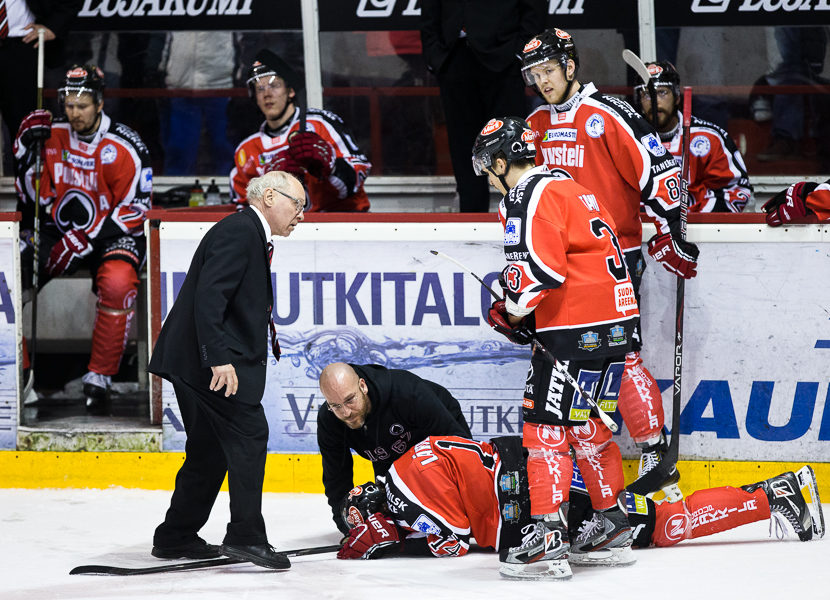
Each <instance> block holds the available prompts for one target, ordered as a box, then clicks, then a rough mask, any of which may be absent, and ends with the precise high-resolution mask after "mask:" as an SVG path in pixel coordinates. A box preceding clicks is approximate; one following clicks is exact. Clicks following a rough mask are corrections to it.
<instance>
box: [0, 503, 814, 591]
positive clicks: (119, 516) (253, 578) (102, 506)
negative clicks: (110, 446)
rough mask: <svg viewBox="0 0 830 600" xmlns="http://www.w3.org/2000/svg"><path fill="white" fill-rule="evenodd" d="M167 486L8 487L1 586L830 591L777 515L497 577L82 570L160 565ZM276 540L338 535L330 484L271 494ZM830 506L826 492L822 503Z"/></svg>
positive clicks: (299, 543) (462, 567) (0, 525)
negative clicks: (771, 522) (545, 572)
mask: <svg viewBox="0 0 830 600" xmlns="http://www.w3.org/2000/svg"><path fill="white" fill-rule="evenodd" d="M169 498H170V493H169V492H160V491H144V490H125V489H110V490H9V489H0V599H2V600H24V599H25V600H49V599H64V598H65V599H93V600H98V599H108V598H117V599H119V600H138V599H145V598H198V599H199V600H219V599H222V600H227V599H232V600H239V599H249V598H269V599H274V600H276V599H289V598H298V599H299V598H303V599H306V598H348V599H349V600H355V599H363V598H379V599H384V600H409V599H412V600H415V599H418V600H422V599H427V598H476V599H488V598H493V597H495V598H511V599H513V598H515V599H516V600H525V599H529V598H545V599H546V600H559V599H565V598H579V599H592V598H598V599H603V600H612V599H613V600H618V599H622V598H632V599H636V600H644V599H657V598H663V599H666V600H675V599H682V598H695V599H700V600H716V599H719V598H734V597H736V596H733V594H736V595H737V597H738V598H746V599H751V600H762V599H766V598H795V597H802V598H809V599H812V600H818V599H824V598H830V543H828V538H825V539H823V540H819V541H815V542H809V543H802V542H799V541H798V538H797V537H796V536H795V535H794V534H791V535H790V537H789V538H785V539H784V540H777V539H775V538H772V539H770V538H769V536H768V521H763V522H760V523H753V524H751V525H746V526H744V527H741V528H738V529H734V530H732V531H728V532H725V533H721V534H717V535H715V536H711V537H706V538H702V539H700V540H696V541H687V542H683V543H682V544H680V545H678V546H675V547H673V548H652V549H648V550H636V554H637V564H635V565H633V566H631V567H627V568H616V569H613V568H598V567H594V568H581V569H580V568H574V577H573V579H572V580H571V581H568V582H538V581H528V582H516V581H507V580H503V579H500V577H499V574H498V557H497V556H495V555H494V554H488V553H484V552H481V551H477V552H475V551H474V552H473V553H471V554H468V555H467V556H464V557H461V558H446V559H433V558H394V559H382V560H376V561H360V560H355V561H341V560H336V559H335V557H334V554H325V555H319V556H310V557H303V558H295V559H292V567H291V569H290V570H289V571H281V572H277V571H268V570H266V569H260V568H258V567H255V566H252V565H247V566H244V565H239V566H228V567H219V568H214V569H210V570H203V571H192V572H183V573H170V574H158V575H141V576H135V577H95V576H88V575H73V576H70V575H69V574H68V573H69V571H70V569H72V568H73V567H75V566H78V565H84V564H104V565H117V566H129V567H140V566H155V565H158V564H161V563H162V561H159V560H158V559H155V558H153V557H152V556H151V555H150V549H151V544H152V535H153V530H154V528H155V526H156V525H157V524H158V522H159V521H160V520H161V519H162V518H163V516H164V512H165V510H166V508H167V504H168V501H169ZM227 506H228V496H227V494H226V493H222V494H220V496H219V499H218V501H217V503H216V507H215V508H214V513H213V515H212V516H211V519H210V521H209V522H208V523H207V525H206V526H205V528H204V529H203V531H202V536H203V537H204V538H205V539H206V540H208V541H209V542H210V543H217V544H218V543H220V542H221V540H222V536H223V534H224V528H225V522H226V520H227V518H228V509H227ZM263 514H264V515H265V521H266V525H267V527H268V535H269V540H270V542H271V543H272V544H273V545H275V546H276V547H277V548H278V549H281V550H289V549H296V548H304V547H309V546H323V545H329V544H335V543H337V541H338V539H339V537H340V536H339V534H338V532H337V531H336V529H335V528H334V525H333V523H332V522H331V520H330V518H329V514H330V513H329V508H328V506H327V504H326V502H325V498H324V497H323V496H322V495H315V494H265V496H264V501H263ZM825 514H830V505H825Z"/></svg>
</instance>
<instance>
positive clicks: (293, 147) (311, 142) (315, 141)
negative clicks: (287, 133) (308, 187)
mask: <svg viewBox="0 0 830 600" xmlns="http://www.w3.org/2000/svg"><path fill="white" fill-rule="evenodd" d="M288 152H289V153H290V154H291V158H293V159H294V160H296V161H297V162H298V163H300V164H301V165H302V166H304V167H305V168H306V169H308V172H309V173H311V174H312V175H314V176H315V177H317V178H318V179H328V178H329V175H331V172H332V169H334V160H335V159H336V158H337V153H336V152H335V151H334V146H332V145H331V144H329V143H328V142H327V141H326V140H324V139H323V138H321V137H320V136H319V135H317V134H316V133H313V132H311V131H307V132H305V133H296V134H294V135H292V136H291V138H290V141H289V143H288Z"/></svg>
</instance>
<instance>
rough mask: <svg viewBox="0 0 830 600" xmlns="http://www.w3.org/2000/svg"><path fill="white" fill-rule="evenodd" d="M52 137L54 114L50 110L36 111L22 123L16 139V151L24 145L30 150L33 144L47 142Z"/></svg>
mask: <svg viewBox="0 0 830 600" xmlns="http://www.w3.org/2000/svg"><path fill="white" fill-rule="evenodd" d="M50 137H52V113H50V112H49V111H48V110H40V109H38V110H35V111H32V112H30V113H29V114H28V115H26V117H25V118H24V119H23V121H22V122H21V123H20V128H19V129H18V130H17V137H16V138H15V139H14V151H15V153H17V149H18V148H19V147H20V146H21V145H22V146H23V147H24V148H28V147H29V146H30V145H31V144H32V142H35V141H37V140H40V141H42V142H45V141H46V140H48V139H49V138H50Z"/></svg>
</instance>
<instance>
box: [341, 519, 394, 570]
mask: <svg viewBox="0 0 830 600" xmlns="http://www.w3.org/2000/svg"><path fill="white" fill-rule="evenodd" d="M400 543H401V540H400V538H399V537H398V530H397V528H396V527H395V523H394V522H393V521H392V520H391V519H389V518H387V517H384V516H383V515H382V514H381V513H375V514H373V515H370V516H369V517H368V518H367V519H366V522H365V523H361V524H360V525H358V526H357V527H355V528H354V529H350V530H349V537H348V539H347V540H346V542H345V544H344V545H343V547H342V548H340V551H339V552H338V553H337V558H343V559H347V558H364V559H372V558H381V557H382V556H383V554H384V552H386V548H389V547H390V546H397V545H398V544H400Z"/></svg>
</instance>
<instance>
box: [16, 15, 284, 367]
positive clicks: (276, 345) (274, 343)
mask: <svg viewBox="0 0 830 600" xmlns="http://www.w3.org/2000/svg"><path fill="white" fill-rule="evenodd" d="M2 1H3V0H0V2H2ZM273 258H274V244H273V242H268V265H269V266H270V265H271V260H272V259H273ZM268 279H269V280H270V279H271V275H270V273H269V275H268ZM272 292H273V290H272ZM268 314H269V316H270V319H269V322H268V328H269V329H270V330H271V351H272V352H273V353H274V358H276V359H277V362H280V354H281V351H280V341H279V340H278V339H277V327H276V325H274V313H273V311H272V307H271V306H269V307H268Z"/></svg>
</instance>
